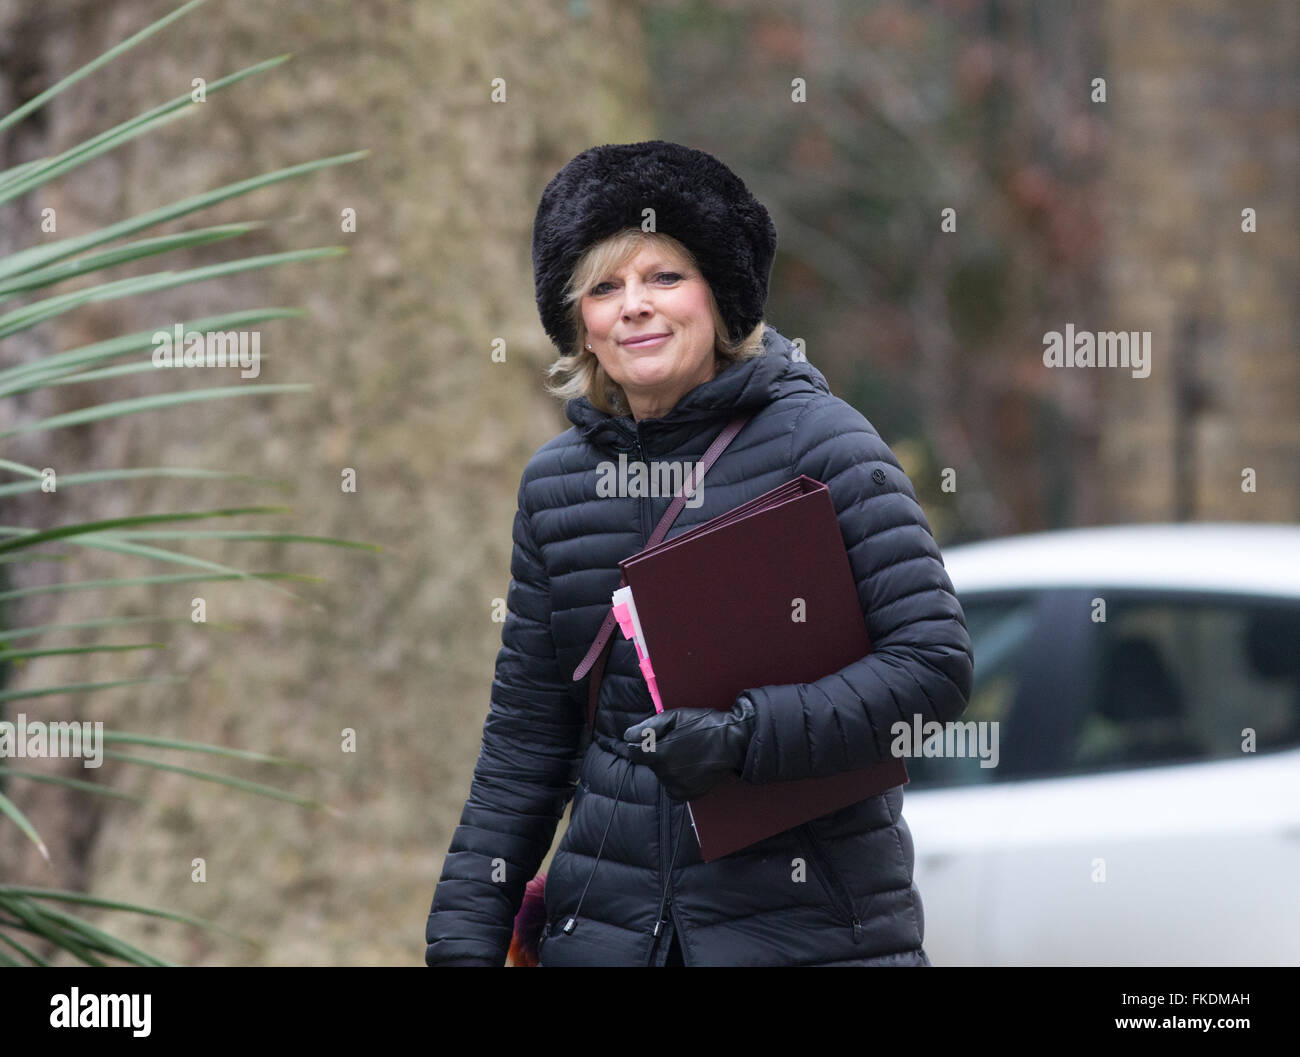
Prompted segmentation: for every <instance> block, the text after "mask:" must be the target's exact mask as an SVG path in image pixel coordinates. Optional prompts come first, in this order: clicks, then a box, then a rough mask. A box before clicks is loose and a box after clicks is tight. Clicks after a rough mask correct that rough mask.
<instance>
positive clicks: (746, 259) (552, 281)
mask: <svg viewBox="0 0 1300 1057" xmlns="http://www.w3.org/2000/svg"><path fill="white" fill-rule="evenodd" d="M646 208H650V209H653V210H654V218H655V227H654V230H656V231H658V232H660V233H662V234H665V235H671V236H672V237H673V238H675V239H677V240H678V241H679V242H681V243H682V244H683V245H684V246H686V247H687V248H688V249H689V250H690V251H691V252H692V253H693V254H695V259H696V261H697V262H698V264H699V266H700V271H701V272H703V274H704V278H705V281H706V282H708V284H709V287H710V289H711V290H712V291H713V297H714V299H715V300H716V301H717V303H718V310H719V311H720V312H721V313H722V318H723V320H724V321H725V322H726V324H727V331H728V333H729V335H730V337H731V338H732V340H739V339H741V338H743V337H744V336H745V335H747V334H748V333H749V332H750V331H751V330H753V329H754V327H756V326H757V325H758V322H759V320H761V319H762V318H763V305H764V303H765V302H766V301H767V283H768V279H769V277H770V275H771V271H772V256H773V254H774V253H775V252H776V227H775V225H774V224H773V223H772V218H771V217H770V216H769V215H768V212H767V210H766V209H765V208H763V204H762V203H761V202H760V201H759V200H758V199H757V198H755V197H754V196H753V195H752V194H750V192H749V189H748V188H747V187H746V186H745V185H744V183H743V182H742V181H741V179H740V177H739V176H737V175H736V174H735V173H733V172H732V171H731V170H730V169H728V168H727V167H726V166H725V165H723V164H722V162H720V161H718V159H717V158H715V157H713V155H711V154H706V153H705V152H704V151H701V150H694V149H692V148H690V147H684V146H682V145H681V144H680V143H669V142H666V141H664V140H649V141H647V142H644V143H610V144H606V145H604V146H602V147H592V148H590V149H589V150H585V151H583V152H582V153H581V154H579V155H578V156H577V157H575V158H574V159H573V160H572V161H570V162H569V163H568V164H567V165H565V166H564V168H563V169H561V170H560V171H559V172H558V173H556V174H555V177H554V178H553V179H552V180H551V182H550V183H548V184H547V185H546V190H545V191H543V192H542V200H541V203H540V204H539V205H538V207H537V217H536V219H535V220H534V221H533V281H534V285H535V286H536V290H537V310H538V312H539V313H541V317H542V326H543V327H544V328H545V330H546V333H547V334H549V335H550V338H551V340H552V341H553V342H555V345H556V347H557V348H558V349H559V350H560V352H561V353H566V354H567V353H572V352H574V351H575V349H574V344H575V342H576V340H577V335H576V334H575V333H574V328H573V325H572V323H571V322H570V316H569V311H570V309H569V306H566V305H565V303H564V293H565V290H566V289H567V288H568V285H569V281H570V279H571V277H572V275H573V268H574V265H575V264H577V262H578V258H579V257H581V256H582V254H583V252H584V251H585V250H586V249H587V248H588V247H589V246H591V244H592V243H594V242H598V241H600V240H601V239H603V238H605V237H607V236H609V235H612V234H614V232H616V231H619V230H620V229H622V228H625V227H635V228H639V227H640V226H641V224H642V221H643V219H644V214H643V213H642V210H644V209H646Z"/></svg>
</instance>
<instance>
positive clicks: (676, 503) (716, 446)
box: [573, 412, 753, 731]
mask: <svg viewBox="0 0 1300 1057" xmlns="http://www.w3.org/2000/svg"><path fill="white" fill-rule="evenodd" d="M752 416H753V412H748V413H746V414H741V415H737V416H736V417H735V418H733V419H732V420H731V421H730V422H729V423H728V424H727V427H726V428H725V429H724V430H723V431H722V432H721V433H719V434H718V435H717V437H716V438H715V439H714V441H713V443H712V444H710V445H709V447H708V450H707V451H706V452H705V453H704V455H703V457H702V458H701V459H700V461H699V462H698V463H696V464H695V466H694V467H693V468H692V469H691V472H690V474H689V476H688V477H687V478H686V480H685V481H683V482H682V490H681V491H680V492H679V493H678V494H677V495H676V496H675V497H674V498H673V501H672V503H670V504H669V506H668V509H667V511H665V512H664V516H663V517H662V518H660V519H659V524H658V525H657V526H655V530H654V533H653V534H652V535H651V536H650V539H649V540H648V541H647V543H646V545H645V548H644V549H646V550H648V549H649V548H651V547H654V546H657V545H658V544H660V543H662V542H663V539H664V537H665V536H667V535H668V530H669V529H670V528H672V524H673V522H674V521H676V520H677V515H678V514H680V513H681V512H682V508H683V507H685V506H686V500H687V499H688V498H689V497H690V495H691V494H692V493H693V492H694V491H695V486H696V484H697V483H698V481H702V480H703V479H704V475H705V474H706V473H708V472H709V467H711V466H712V465H713V464H714V462H716V461H717V458H718V456H719V455H721V454H722V452H723V450H724V449H725V448H726V447H727V445H728V444H730V443H731V442H732V441H733V440H734V439H735V437H736V434H737V433H739V432H740V431H741V430H742V429H743V428H744V426H745V423H746V422H748V421H749V420H750V418H751V417H752ZM638 553H639V552H638ZM618 582H619V586H620V587H626V586H627V580H626V579H625V578H624V577H622V576H620V577H619V581H618ZM615 623H616V620H615V618H614V606H613V603H611V604H610V607H609V612H608V613H607V614H605V622H604V623H603V624H601V626H600V631H598V632H597V633H596V638H595V640H594V641H593V642H592V644H591V649H589V650H588V651H587V655H586V656H585V657H583V658H582V663H581V664H579V665H578V667H577V668H576V669H575V670H574V673H573V681H574V682H577V681H578V680H579V679H581V678H582V677H583V676H584V675H586V674H587V672H588V671H590V672H591V684H590V688H589V690H588V693H587V726H588V727H590V728H591V729H592V730H593V731H594V730H595V729H596V703H597V702H598V701H599V700H600V683H601V679H602V677H603V676H604V674H605V662H606V660H608V659H609V652H610V650H611V649H613V647H614V638H613V632H614V625H615Z"/></svg>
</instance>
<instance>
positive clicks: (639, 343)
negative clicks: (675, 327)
mask: <svg viewBox="0 0 1300 1057" xmlns="http://www.w3.org/2000/svg"><path fill="white" fill-rule="evenodd" d="M669 337H671V335H669V334H638V335H637V336H636V337H635V338H628V339H627V341H624V342H620V344H621V345H622V346H623V347H624V348H626V349H649V348H653V347H654V346H656V345H662V344H663V343H664V342H665V341H667V340H668V339H669Z"/></svg>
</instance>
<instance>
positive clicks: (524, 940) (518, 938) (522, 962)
mask: <svg viewBox="0 0 1300 1057" xmlns="http://www.w3.org/2000/svg"><path fill="white" fill-rule="evenodd" d="M545 927H546V874H544V873H539V874H538V875H537V876H536V877H534V878H533V879H532V880H531V881H529V882H528V884H527V886H526V887H525V888H524V901H523V902H522V903H521V904H519V913H517V914H516V915H515V932H514V935H513V936H511V937H510V950H509V951H508V952H507V955H506V958H507V960H508V961H509V963H510V965H512V966H513V967H515V968H534V967H536V965H537V944H538V941H539V940H540V939H541V938H542V929H543V928H545Z"/></svg>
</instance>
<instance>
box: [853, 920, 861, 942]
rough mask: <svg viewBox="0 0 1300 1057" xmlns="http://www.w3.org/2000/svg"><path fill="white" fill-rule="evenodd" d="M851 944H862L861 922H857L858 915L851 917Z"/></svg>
mask: <svg viewBox="0 0 1300 1057" xmlns="http://www.w3.org/2000/svg"><path fill="white" fill-rule="evenodd" d="M853 942H854V943H861V942H862V922H861V921H859V920H858V915H857V914H854V915H853Z"/></svg>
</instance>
